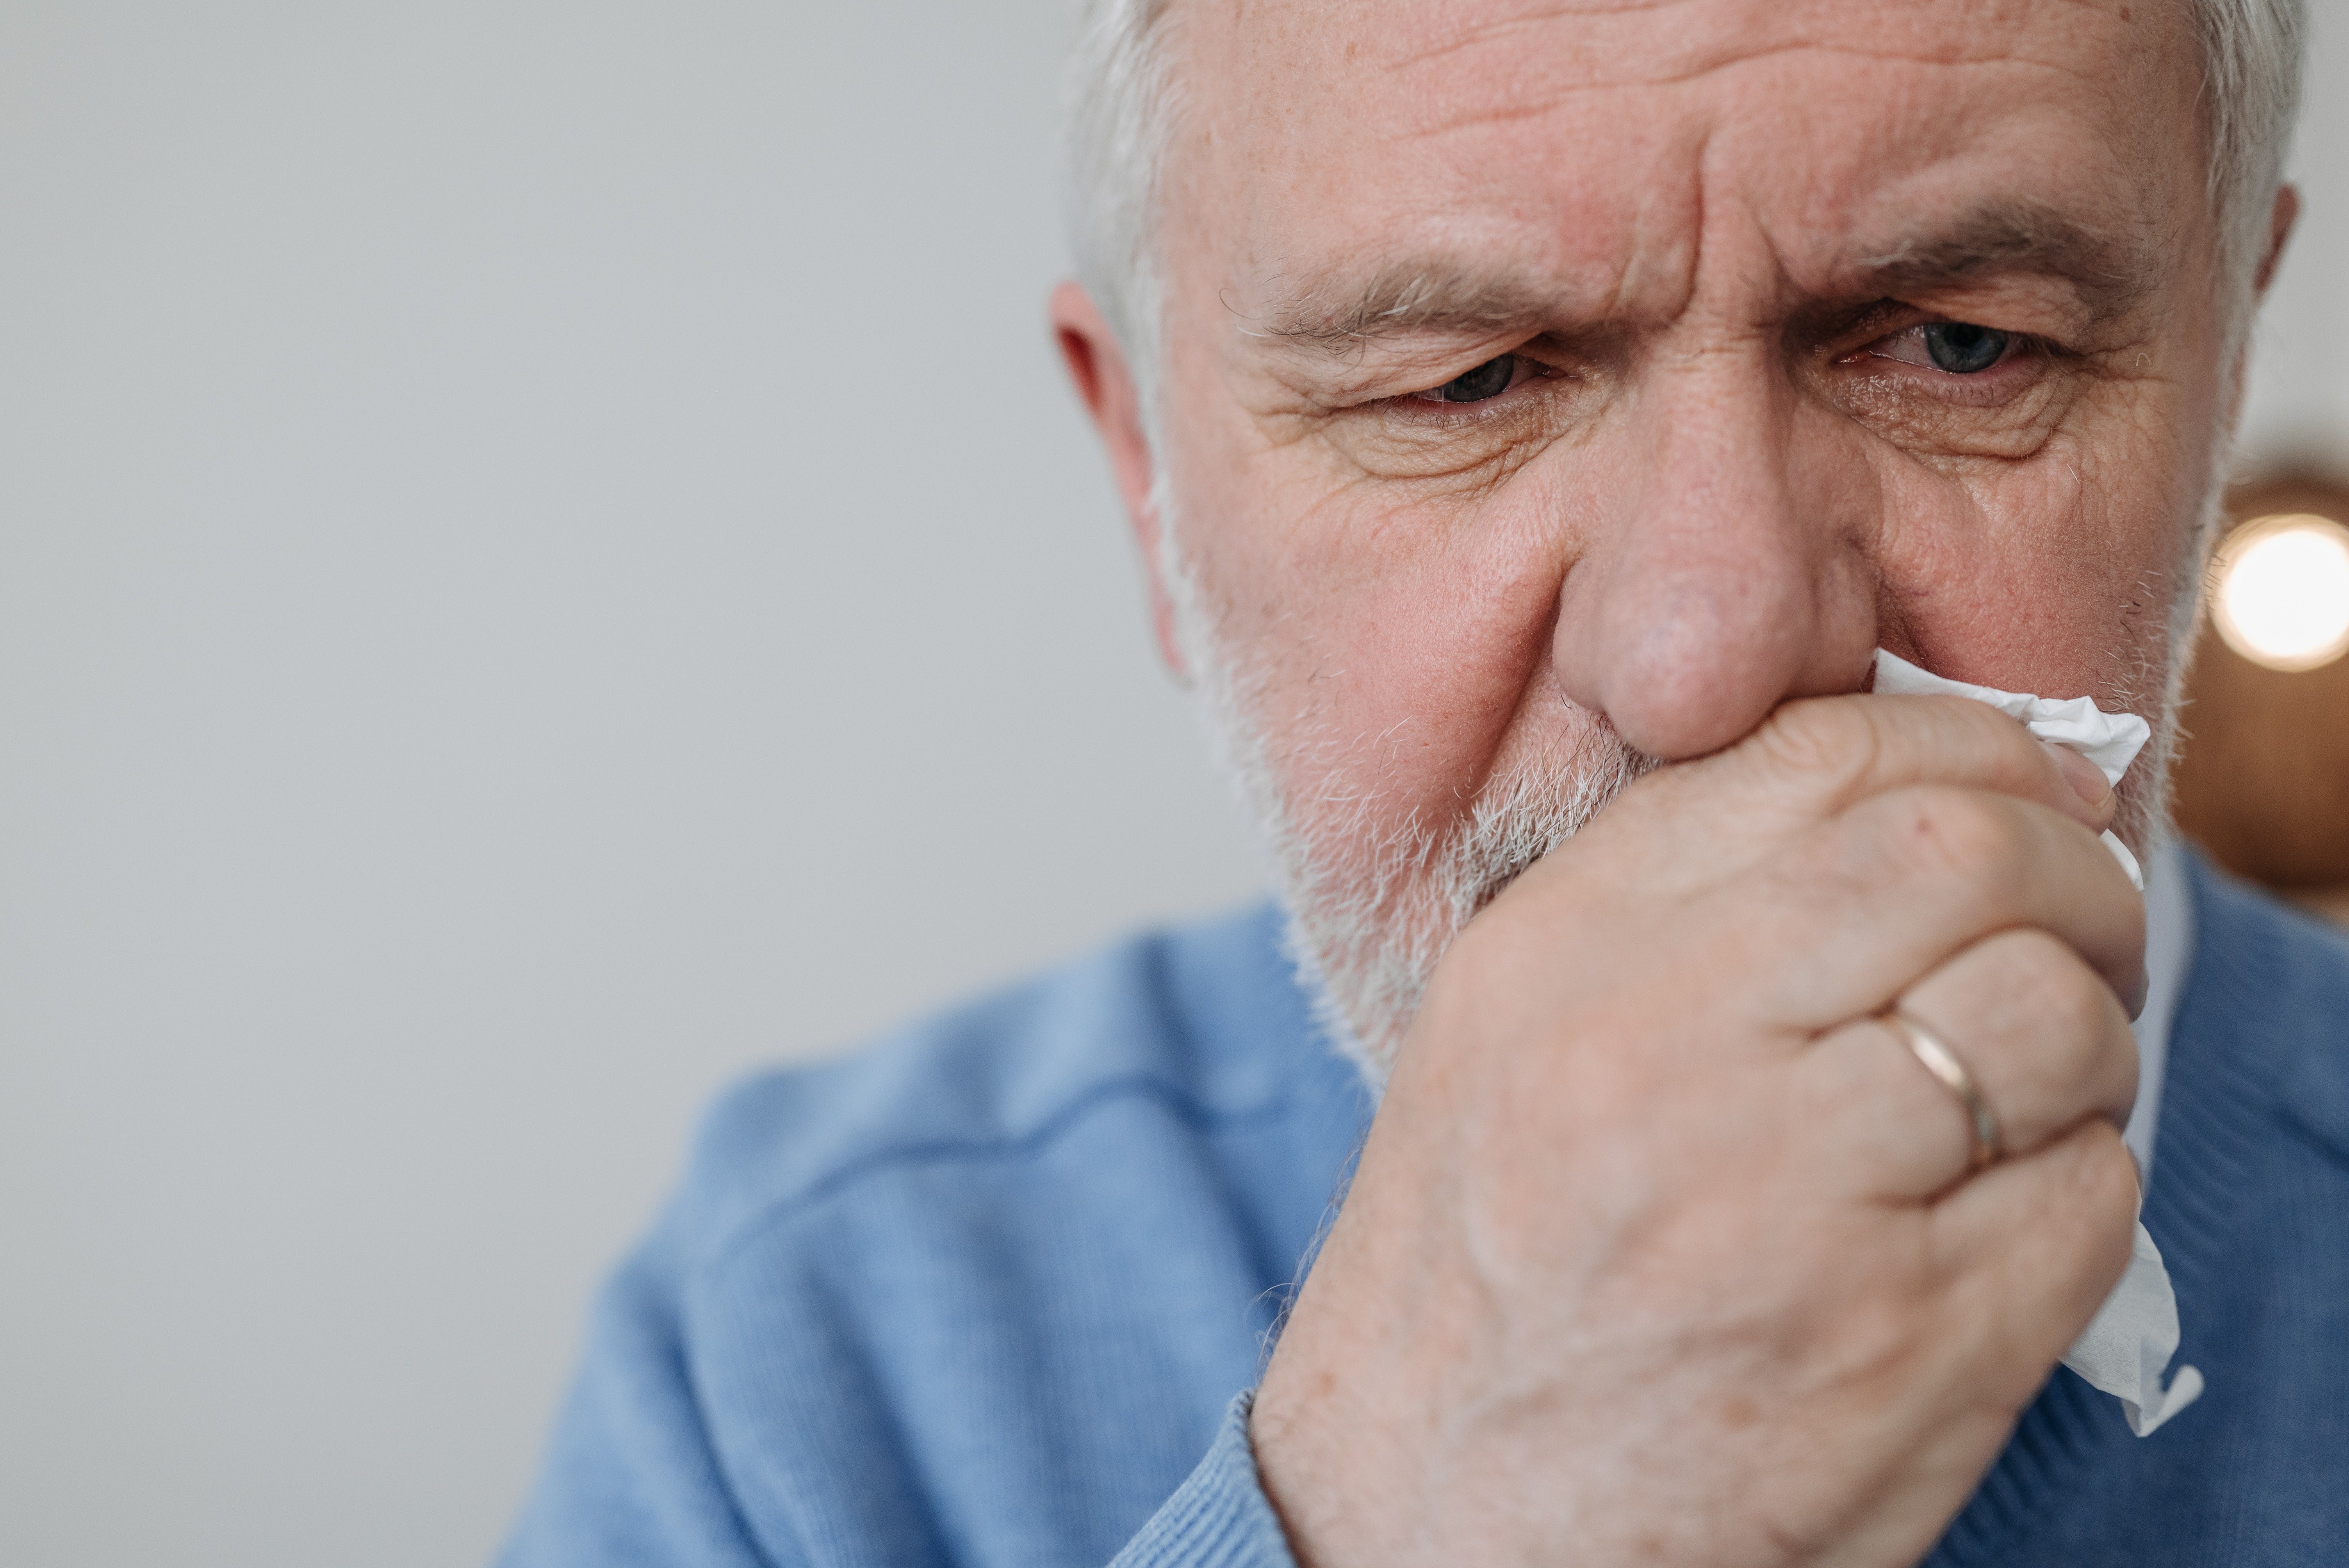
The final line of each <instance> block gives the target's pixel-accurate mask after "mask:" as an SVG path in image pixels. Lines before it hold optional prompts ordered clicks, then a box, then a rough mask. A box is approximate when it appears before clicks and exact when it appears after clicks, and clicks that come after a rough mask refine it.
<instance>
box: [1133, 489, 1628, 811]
mask: <svg viewBox="0 0 2349 1568" xmlns="http://www.w3.org/2000/svg"><path fill="white" fill-rule="evenodd" d="M1307 445H1308V444H1306V443H1299V445H1298V446H1297V447H1293V448H1286V449H1271V450H1268V451H1262V452H1259V453H1258V454H1257V456H1256V457H1255V458H1253V459H1249V460H1247V461H1242V462H1237V463H1232V462H1224V463H1206V464H1201V465H1199V471H1197V472H1196V473H1195V475H1190V476H1185V475H1184V474H1182V472H1181V471H1180V470H1179V469H1178V484H1180V485H1181V490H1182V493H1184V494H1185V497H1186V498H1196V499H1195V501H1194V500H1189V499H1186V501H1185V508H1184V514H1183V516H1184V531H1185V544H1186V549H1188V550H1189V551H1190V552H1191V560H1192V563H1193V572H1194V575H1195V578H1196V580H1197V582H1198V586H1199V589H1200V591H1201V594H1202V597H1203V598H1204V599H1206V602H1207V603H1208V604H1209V606H1210V607H1211V608H1212V610H1213V612H1214V614H1216V619H1217V624H1218V626H1219V628H1220V631H1221V636H1222V641H1223V645H1224V648H1225V651H1226V658H1227V659H1229V660H1231V661H1232V662H1233V663H1234V664H1236V665H1237V666H1238V668H1239V670H1240V671H1241V673H1242V674H1243V676H1244V677H1245V683H1246V686H1247V688H1248V689H1249V690H1250V694H1251V695H1250V709H1251V718H1252V720H1253V722H1254V724H1255V726H1256V728H1257V733H1258V734H1259V735H1260V736H1264V737H1268V738H1273V737H1277V738H1278V744H1277V745H1275V746H1274V747H1273V748H1272V756H1271V758H1270V760H1271V761H1272V763H1273V765H1274V767H1275V768H1276V769H1277V770H1278V773H1279V775H1280V781H1281V785H1282V792H1283V794H1284V796H1285V797H1286V798H1287V799H1288V800H1289V801H1290V802H1291V806H1292V810H1306V809H1307V806H1306V803H1307V802H1309V801H1316V800H1325V801H1328V802H1330V803H1331V804H1330V806H1329V807H1328V808H1327V809H1328V810H1342V811H1346V812H1354V813H1359V812H1362V811H1365V810H1367V811H1369V812H1371V814H1372V816H1373V819H1374V820H1376V821H1378V822H1383V823H1387V824H1390V825H1392V824H1396V823H1401V822H1403V821H1407V820H1414V819H1415V820H1418V821H1419V822H1421V823H1423V824H1425V825H1430V826H1433V825H1436V824H1440V823H1442V822H1444V821H1446V820H1450V819H1451V818H1452V817H1453V816H1454V815H1455V814H1456V813H1458V812H1459V811H1460V810H1463V809H1464V806H1465V803H1466V802H1467V801H1468V800H1469V799H1471V798H1472V797H1473V796H1474V795H1475V791H1476V790H1477V789H1479V788H1480V787H1481V786H1482V784H1483V783H1484V781H1485V779H1486V778H1487V777H1488V775H1489V774H1490V773H1491V771H1492V769H1493V767H1494V764H1495V758H1497V757H1498V756H1500V755H1501V753H1502V751H1503V749H1504V748H1505V747H1506V746H1507V745H1508V744H1509V743H1510V741H1511V739H1512V738H1513V737H1515V736H1516V735H1518V733H1519V732H1520V731H1522V730H1524V729H1526V727H1546V728H1552V729H1558V730H1562V731H1563V730H1569V729H1570V730H1575V731H1577V732H1578V731H1579V729H1580V728H1581V727H1584V726H1585V725H1587V722H1588V721H1587V719H1586V718H1584V717H1583V716H1581V715H1580V714H1579V710H1576V709H1574V708H1573V707H1572V706H1571V705H1570V704H1568V703H1567V702H1566V700H1565V698H1564V697H1563V696H1562V695H1561V694H1560V693H1559V692H1558V691H1557V688H1556V686H1555V685H1554V683H1553V682H1552V681H1551V680H1550V679H1549V678H1548V668H1547V648H1548V644H1549V638H1550V633H1551V627H1552V624H1553V622H1554V618H1555V614H1556V608H1557V596H1558V585H1559V582H1560V579H1561V577H1562V574H1563V573H1564V570H1565V562H1566V558H1567V557H1566V551H1565V548H1564V545H1563V542H1562V540H1561V531H1560V529H1559V528H1558V526H1557V521H1558V520H1557V517H1556V516H1555V515H1553V513H1552V509H1550V508H1548V507H1546V506H1543V505H1541V504H1539V503H1538V502H1537V500H1536V498H1534V497H1533V496H1532V495H1531V494H1530V493H1529V492H1530V490H1531V488H1532V487H1531V486H1530V485H1528V484H1526V482H1525V477H1523V476H1521V478H1520V480H1519V481H1517V482H1515V483H1512V484H1510V485H1505V486H1502V487H1500V489H1499V490H1496V491H1495V492H1494V493H1492V494H1490V495H1486V496H1483V497H1478V498H1472V499H1464V498H1452V499H1448V500H1442V501H1430V500H1424V499H1421V500H1409V499H1398V498H1397V497H1395V496H1393V495H1392V494H1390V493H1382V491H1384V490H1392V489H1393V488H1395V487H1382V486H1380V485H1377V484H1374V483H1370V482H1363V481H1359V480H1358V481H1355V482H1351V483H1350V482H1347V481H1346V480H1343V479H1340V478H1335V477H1332V476H1330V475H1328V474H1323V473H1319V472H1316V471H1313V470H1314V469H1315V468H1316V465H1315V463H1314V461H1313V459H1312V458H1311V456H1310V454H1309V452H1308V451H1307V450H1306V447H1307ZM1185 480H1188V482H1185ZM1318 809H1319V808H1317V810H1318Z"/></svg>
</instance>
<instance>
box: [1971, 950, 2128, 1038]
mask: <svg viewBox="0 0 2349 1568" xmlns="http://www.w3.org/2000/svg"><path fill="white" fill-rule="evenodd" d="M1998 940H1999V947H2000V951H1999V954H1998V958H1999V964H1998V970H1999V973H1998V975H1997V979H1998V984H1999V986H2000V989H2001V990H2002V992H2003V993H2004V995H2006V996H2007V998H2008V1000H2009V1003H2010V1006H2014V1007H2019V1008H2021V1009H2022V1010H2023V1011H2024V1012H2026V1013H2027V1014H2029V1015H2030V1016H2033V1017H2035V1018H2038V1019H2040V1020H2043V1021H2044V1023H2045V1024H2046V1025H2047V1026H2051V1027H2052V1028H2053V1029H2054V1031H2055V1032H2056V1034H2057V1035H2058V1036H2060V1037H2063V1038H2065V1039H2080V1040H2092V1039H2096V1038H2100V1037H2102V1035H2103V1033H2104V1029H2105V1025H2106V1020H2107V1016H2108V1014H2109V1011H2110V1009H2111V1007H2112V1001H2111V995H2110V993H2109V992H2108V991H2107V990H2106V986H2105V983H2104V982H2103V981H2102V980H2100V979H2098V978H2097V977H2096V975H2095V971H2093V970H2091V969H2090V968H2089V967H2088V966H2087V965H2085V964H2084V963H2082V962H2081V960H2080V957H2079V954H2075V952H2073V951H2072V949H2071V948H2070V947H2069V946H2067V945H2065V944H2064V942H2063V941H2062V940H2061V939H2060V938H2058V937H2056V936H2054V935H2052V934H2049V933H2047V932H2045V931H2041V930H2038V929H2035V928H2033V929H2028V930H2023V931H2015V932H2009V933H2007V934H2004V935H2003V936H2002V937H2000V938H1999V939H1998Z"/></svg>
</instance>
